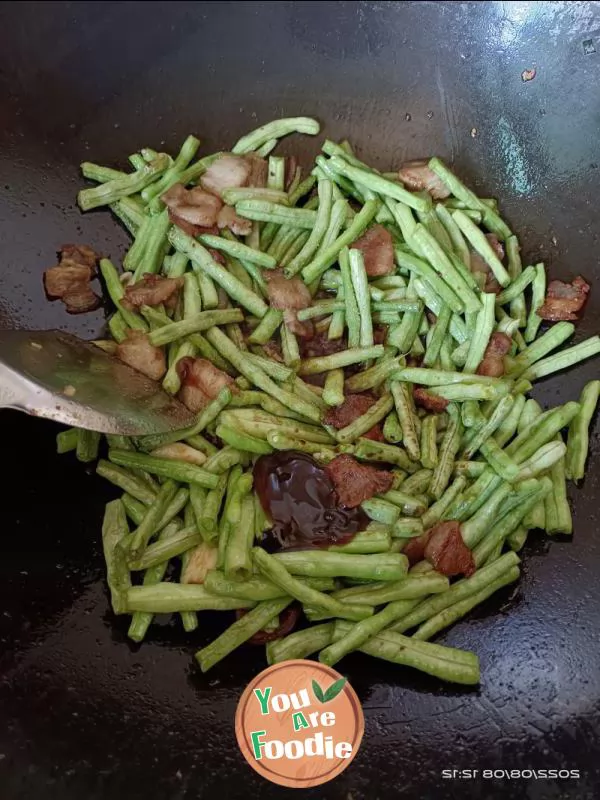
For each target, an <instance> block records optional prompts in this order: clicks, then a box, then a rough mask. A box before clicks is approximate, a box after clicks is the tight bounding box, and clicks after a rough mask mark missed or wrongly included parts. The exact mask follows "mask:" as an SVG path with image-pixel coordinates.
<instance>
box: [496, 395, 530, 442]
mask: <svg viewBox="0 0 600 800" xmlns="http://www.w3.org/2000/svg"><path fill="white" fill-rule="evenodd" d="M513 400H514V403H513V407H512V409H511V410H510V411H509V413H508V414H507V415H506V417H504V419H503V421H502V422H501V423H500V425H499V426H498V429H497V431H496V434H495V436H494V439H495V440H496V443H497V444H498V446H499V447H504V445H505V444H506V443H507V442H508V441H510V439H512V437H513V436H514V434H515V432H516V430H517V425H518V421H519V418H520V416H521V414H522V411H523V408H524V406H525V403H526V402H527V401H526V399H525V397H524V396H523V395H517V396H516V397H514V396H513Z"/></svg>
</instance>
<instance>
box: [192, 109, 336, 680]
mask: <svg viewBox="0 0 600 800" xmlns="http://www.w3.org/2000/svg"><path fill="white" fill-rule="evenodd" d="M319 130H320V126H319V123H318V122H317V121H316V120H315V119H311V118H310V117H287V118H284V119H277V120H274V121H273V122H268V123H267V124H266V125H262V126H261V127H260V128H256V130H254V131H252V132H251V133H247V134H246V135H245V136H242V138H241V139H239V140H238V141H237V143H236V144H235V145H234V146H233V147H232V148H231V152H232V153H241V154H243V153H251V152H252V151H253V150H258V148H259V147H262V146H263V145H264V144H265V143H266V142H270V141H271V140H272V139H281V138H282V137H283V136H287V135H288V134H290V133H305V134H308V135H309V136H315V135H316V134H317V133H319ZM273 616H275V614H274V615H273ZM203 672H204V670H203Z"/></svg>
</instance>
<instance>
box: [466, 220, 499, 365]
mask: <svg viewBox="0 0 600 800" xmlns="http://www.w3.org/2000/svg"><path fill="white" fill-rule="evenodd" d="M457 213H458V212H457ZM481 301H482V304H483V305H482V308H481V310H480V311H479V313H478V314H477V322H476V324H475V330H474V332H473V338H472V339H471V345H470V347H469V352H468V355H467V360H466V362H465V366H464V371H465V372H475V370H476V369H477V367H478V366H479V364H480V363H481V361H482V360H483V356H484V354H485V349H486V347H487V346H488V342H489V340H490V336H491V334H492V331H493V329H494V324H495V320H494V303H495V295H494V294H492V293H490V294H485V293H483V294H482V295H481Z"/></svg>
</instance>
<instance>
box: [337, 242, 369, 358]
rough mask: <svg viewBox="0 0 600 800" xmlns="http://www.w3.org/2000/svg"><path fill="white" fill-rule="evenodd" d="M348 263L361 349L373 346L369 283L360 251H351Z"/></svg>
mask: <svg viewBox="0 0 600 800" xmlns="http://www.w3.org/2000/svg"><path fill="white" fill-rule="evenodd" d="M349 262H350V275H351V280H352V285H353V288H354V295H355V297H356V303H357V306H358V313H359V318H360V334H359V343H360V346H361V347H370V346H371V345H373V323H372V320H371V298H370V296H369V283H368V279H367V273H366V270H365V261H364V258H363V254H362V252H361V251H360V250H356V249H351V250H350V253H349ZM344 289H345V287H344Z"/></svg>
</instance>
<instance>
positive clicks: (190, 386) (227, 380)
mask: <svg viewBox="0 0 600 800" xmlns="http://www.w3.org/2000/svg"><path fill="white" fill-rule="evenodd" d="M177 374H178V375H179V378H180V380H181V389H180V390H179V394H178V395H177V396H178V398H179V399H180V400H181V402H182V403H183V404H184V405H185V406H187V407H188V408H189V409H190V411H201V410H202V409H203V408H204V407H205V406H207V405H208V404H209V403H210V401H211V400H213V399H214V398H215V397H216V396H217V395H218V394H219V392H220V391H221V389H222V388H223V387H224V386H231V385H233V383H234V381H233V378H231V377H230V376H229V375H227V373H226V372H223V371H222V370H220V369H218V368H217V367H215V366H214V365H213V364H211V362H210V361H208V360H207V359H206V358H192V357H191V356H186V357H185V358H182V359H180V360H179V361H178V362H177Z"/></svg>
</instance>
